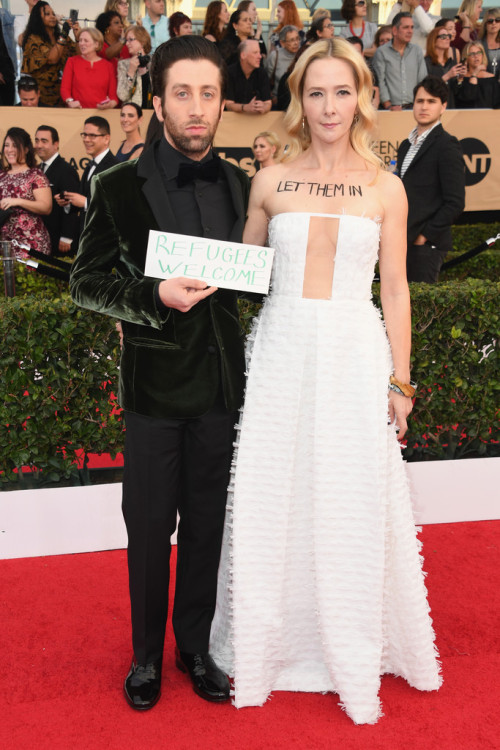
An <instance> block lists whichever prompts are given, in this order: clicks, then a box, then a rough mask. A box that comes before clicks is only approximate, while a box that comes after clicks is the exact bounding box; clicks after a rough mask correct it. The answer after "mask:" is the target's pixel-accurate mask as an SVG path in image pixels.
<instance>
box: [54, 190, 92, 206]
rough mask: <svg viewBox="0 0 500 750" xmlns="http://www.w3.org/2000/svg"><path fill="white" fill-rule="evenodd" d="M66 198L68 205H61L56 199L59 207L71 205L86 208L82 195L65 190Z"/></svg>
mask: <svg viewBox="0 0 500 750" xmlns="http://www.w3.org/2000/svg"><path fill="white" fill-rule="evenodd" d="M64 198H65V200H66V203H59V201H58V200H57V198H56V202H57V203H58V205H59V206H67V205H68V203H71V205H72V206H76V207H77V208H85V196H84V195H81V193H70V192H68V190H65V191H64Z"/></svg>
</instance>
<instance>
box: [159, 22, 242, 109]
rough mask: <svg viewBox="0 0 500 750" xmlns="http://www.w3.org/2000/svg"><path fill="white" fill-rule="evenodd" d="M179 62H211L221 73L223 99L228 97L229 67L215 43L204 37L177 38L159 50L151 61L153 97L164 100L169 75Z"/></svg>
mask: <svg viewBox="0 0 500 750" xmlns="http://www.w3.org/2000/svg"><path fill="white" fill-rule="evenodd" d="M179 60H209V61H210V62H212V63H213V64H214V65H215V67H216V68H218V69H219V73H220V87H221V99H224V98H225V96H226V88H227V67H226V63H225V62H224V60H223V59H222V57H221V55H220V52H219V50H218V49H217V47H216V46H215V44H214V43H213V42H209V41H208V39H205V37H202V36H176V37H174V38H173V39H169V40H168V42H163V44H160V46H159V47H158V48H157V50H156V51H155V53H154V55H153V59H152V60H151V69H150V74H151V87H152V92H153V96H159V97H160V99H161V101H162V104H163V99H164V92H165V86H166V83H167V73H168V70H169V68H171V67H172V65H173V64H174V63H176V62H179Z"/></svg>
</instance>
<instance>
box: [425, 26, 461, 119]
mask: <svg viewBox="0 0 500 750" xmlns="http://www.w3.org/2000/svg"><path fill="white" fill-rule="evenodd" d="M450 45H451V34H449V33H448V32H447V31H446V29H445V28H444V27H442V26H438V27H436V28H434V29H432V31H430V32H429V34H428V35H427V55H426V57H425V64H426V66H427V71H428V73H429V75H431V76H437V77H438V78H442V79H443V81H444V82H445V83H448V82H449V81H451V79H452V78H456V77H457V76H463V75H464V73H465V70H466V68H465V65H464V64H463V63H462V62H459V63H454V61H453V59H452V58H451V57H450V49H451V47H450ZM448 106H450V103H449V102H448Z"/></svg>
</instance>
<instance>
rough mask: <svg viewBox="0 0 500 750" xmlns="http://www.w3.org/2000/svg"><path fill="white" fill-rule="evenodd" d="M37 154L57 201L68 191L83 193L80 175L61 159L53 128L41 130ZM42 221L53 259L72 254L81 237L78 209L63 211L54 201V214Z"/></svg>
mask: <svg viewBox="0 0 500 750" xmlns="http://www.w3.org/2000/svg"><path fill="white" fill-rule="evenodd" d="M35 151H36V153H37V156H38V158H39V159H40V161H41V164H39V167H40V169H41V170H42V171H43V173H44V174H45V175H47V179H48V180H49V182H50V189H51V191H52V197H53V198H55V197H56V196H57V197H60V196H61V195H62V194H63V193H64V192H66V191H67V192H71V193H75V192H77V191H78V190H79V188H80V179H79V177H78V172H77V171H76V169H75V168H74V167H72V166H71V164H68V162H67V161H65V159H63V158H62V156H61V155H60V153H59V133H58V132H57V130H56V129H55V128H53V127H52V125H40V126H39V127H38V128H37V131H36V133H35ZM42 219H43V223H44V224H45V226H46V227H47V229H48V231H49V234H50V242H51V245H52V255H58V254H59V253H63V254H67V253H70V252H71V250H72V246H73V248H74V247H75V245H76V238H77V237H78V210H77V209H76V208H75V207H74V206H67V207H66V208H63V207H62V206H59V205H58V204H57V202H56V200H53V202H52V211H51V212H50V214H48V215H47V216H42Z"/></svg>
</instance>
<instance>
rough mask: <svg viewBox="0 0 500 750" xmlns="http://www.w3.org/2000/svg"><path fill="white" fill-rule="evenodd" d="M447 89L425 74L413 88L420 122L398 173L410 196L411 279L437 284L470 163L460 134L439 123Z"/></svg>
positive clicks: (402, 150)
mask: <svg viewBox="0 0 500 750" xmlns="http://www.w3.org/2000/svg"><path fill="white" fill-rule="evenodd" d="M447 101H448V88H447V86H446V84H445V83H444V82H443V81H442V80H441V78H437V77H435V76H426V78H424V79H423V80H422V81H421V82H420V83H418V84H417V85H416V86H415V89H414V91H413V116H414V118H415V120H416V122H417V125H416V127H415V128H414V129H413V130H412V132H411V133H410V135H409V136H408V138H407V139H406V140H404V141H403V142H402V144H401V145H400V147H399V149H398V160H397V173H398V175H399V176H400V177H401V179H402V180H403V185H404V187H405V190H406V195H407V197H408V227H407V229H408V231H407V237H408V251H407V256H406V271H407V277H408V281H425V282H428V283H434V282H436V281H437V280H438V276H439V270H440V268H441V266H442V264H443V260H444V258H445V256H446V253H447V252H449V251H450V250H451V249H452V240H451V225H452V224H453V222H454V221H455V220H456V219H457V218H458V217H459V216H460V214H461V213H462V211H463V210H464V206H465V165H464V159H463V153H462V149H461V148H460V144H459V142H458V141H457V139H456V138H455V137H454V136H452V135H450V134H449V133H447V132H446V131H445V130H444V129H443V126H442V125H441V122H440V117H441V115H442V114H443V112H444V111H445V109H446V104H447Z"/></svg>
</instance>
